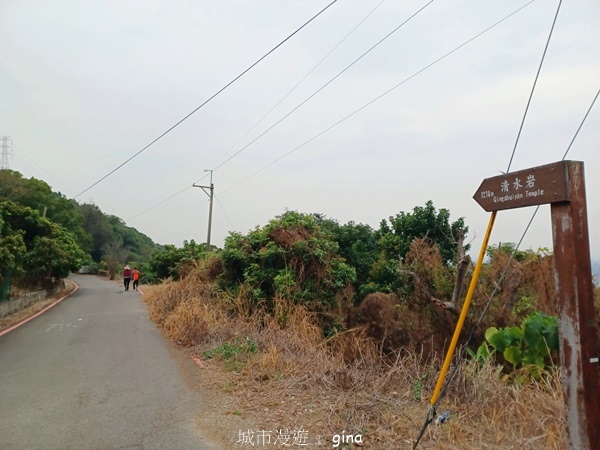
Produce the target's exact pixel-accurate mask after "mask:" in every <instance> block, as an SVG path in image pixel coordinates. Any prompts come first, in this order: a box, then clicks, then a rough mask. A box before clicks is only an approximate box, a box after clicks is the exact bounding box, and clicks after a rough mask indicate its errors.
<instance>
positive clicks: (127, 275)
mask: <svg viewBox="0 0 600 450" xmlns="http://www.w3.org/2000/svg"><path fill="white" fill-rule="evenodd" d="M130 281H131V267H129V266H125V268H124V269H123V286H125V290H126V291H128V290H129V282H130Z"/></svg>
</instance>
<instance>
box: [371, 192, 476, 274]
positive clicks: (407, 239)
mask: <svg viewBox="0 0 600 450" xmlns="http://www.w3.org/2000/svg"><path fill="white" fill-rule="evenodd" d="M468 231H469V229H468V227H466V226H465V222H464V219H463V218H462V217H461V218H460V219H457V220H456V221H454V222H452V223H450V211H448V210H447V209H445V208H442V209H440V210H439V211H437V210H436V209H435V207H434V206H433V202H432V201H431V200H429V201H428V202H427V203H426V204H425V207H421V206H416V207H415V208H414V209H413V212H412V213H405V212H400V213H398V214H396V215H395V216H392V217H390V218H389V224H388V223H387V222H386V221H385V220H384V221H382V222H381V225H380V228H379V231H378V236H379V246H380V248H381V250H382V251H383V252H384V253H385V256H386V258H392V259H398V258H404V257H405V256H406V254H407V253H408V251H409V249H410V244H411V243H412V241H413V240H414V239H415V238H428V239H429V240H431V241H432V242H433V243H434V244H435V245H437V246H438V247H439V249H440V253H441V255H442V259H443V260H444V262H445V263H446V264H453V263H456V262H457V252H456V245H457V243H458V241H459V239H460V237H461V236H463V238H464V236H466V235H467V233H468ZM469 248H470V246H469V245H468V244H467V245H465V246H464V250H465V251H469Z"/></svg>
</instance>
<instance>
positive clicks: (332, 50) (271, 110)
mask: <svg viewBox="0 0 600 450" xmlns="http://www.w3.org/2000/svg"><path fill="white" fill-rule="evenodd" d="M384 1H385V0H381V1H380V2H379V3H378V4H377V5H375V7H374V8H373V9H371V11H369V13H368V14H367V15H366V16H365V17H363V18H362V19H361V20H360V22H358V23H357V24H356V25H355V26H354V27H353V28H352V29H351V30H350V31H349V32H348V33H347V34H346V35H345V36H344V37H343V38H342V39H341V40H340V41H339V42H338V43H337V44H336V45H335V46H334V47H333V48H332V49H331V50H330V51H329V52H328V53H327V54H326V55H325V56H324V57H323V58H321V60H320V61H319V62H318V63H317V64H316V65H315V66H314V67H313V68H312V69H311V70H310V71H309V72H308V73H307V74H306V75H305V76H304V77H303V78H302V79H301V80H300V81H298V82H297V83H296V84H295V85H294V87H292V89H290V90H289V91H288V92H287V94H285V95H284V96H283V97H282V98H281V99H280V100H279V101H278V102H277V103H276V104H275V105H274V106H273V107H272V108H271V109H269V111H267V113H266V114H264V115H263V116H262V117H261V118H260V119H259V120H258V121H257V122H256V123H255V124H254V126H252V128H250V129H249V130H248V131H247V132H246V133H245V134H244V135H243V136H242V137H240V138H239V139H238V140H237V141H236V142H235V143H234V144H233V145H232V146H231V147H229V149H228V150H227V151H225V153H223V154H221V156H219V158H218V159H217V160H216V161H215V162H214V163H213V164H212V165H211V167H214V166H216V164H217V163H218V162H219V160H220V159H221V158H222V157H223V156H225V155H226V154H228V153H229V152H230V151H231V150H233V149H234V148H235V146H237V144H239V143H240V142H241V141H242V139H244V138H245V137H246V136H248V134H250V133H251V132H252V131H254V129H255V128H256V127H257V126H258V125H260V124H261V123H262V122H263V121H264V120H265V119H266V118H267V117H268V116H269V114H271V113H272V112H273V111H274V110H275V108H277V107H278V106H279V105H280V104H281V103H283V101H284V100H285V99H286V98H288V97H289V96H290V95H291V94H292V92H294V91H295V90H296V89H297V88H298V86H300V85H301V84H302V83H303V82H304V81H305V80H306V79H307V78H308V77H309V76H310V75H311V74H312V73H313V72H314V71H315V70H316V69H317V68H318V67H319V66H320V65H321V64H322V63H323V62H324V61H325V60H326V59H327V58H328V57H329V56H330V55H331V54H332V53H333V52H334V51H335V50H336V49H337V48H338V47H339V46H340V45H342V43H343V42H344V41H345V40H346V39H348V37H350V35H352V33H354V31H356V29H357V28H358V27H360V26H361V25H362V24H363V22H365V20H367V19H368V18H369V17H370V16H371V15H372V14H373V13H374V12H375V11H376V10H377V9H378V8H379V7H380V6H381V5H382V3H383V2H384ZM207 176H208V175H207V174H198V175H195V176H194V177H193V178H190V179H189V181H188V182H186V183H185V184H186V185H187V184H189V183H191V182H195V183H199V182H200V181H201V180H203V179H204V178H206V177H207ZM180 186H183V185H180ZM189 187H190V186H187V187H186V188H185V189H182V190H180V191H179V192H177V193H176V194H174V195H172V196H170V197H169V198H167V199H165V200H164V201H161V202H160V203H157V204H155V205H154V206H151V207H149V208H148V209H146V210H144V211H142V212H141V213H139V214H136V215H135V216H133V217H132V219H134V218H136V217H138V216H141V215H142V214H144V213H146V212H148V211H150V210H152V209H154V208H156V207H158V206H160V205H162V204H163V203H164V202H166V201H167V200H170V199H172V198H173V197H176V196H177V195H179V194H181V193H182V192H185V191H186V190H187V188H189ZM176 189H177V188H176ZM130 220H131V219H130Z"/></svg>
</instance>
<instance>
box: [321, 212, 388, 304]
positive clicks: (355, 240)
mask: <svg viewBox="0 0 600 450" xmlns="http://www.w3.org/2000/svg"><path fill="white" fill-rule="evenodd" d="M314 217H315V220H316V222H317V223H318V224H319V226H320V227H321V229H322V230H324V231H326V232H328V233H330V234H331V238H332V239H333V240H334V241H335V242H337V244H338V246H339V255H340V256H341V257H342V258H344V260H345V262H346V264H348V265H349V266H351V267H353V268H354V270H356V280H355V282H354V283H353V286H354V289H355V291H356V292H357V295H356V298H355V301H360V300H362V298H364V296H365V295H366V293H368V291H369V289H368V288H367V286H368V284H369V282H370V278H371V271H372V270H373V266H374V265H375V263H376V262H377V255H378V248H377V237H376V234H375V231H374V230H373V228H371V227H370V226H369V225H365V224H362V223H358V224H357V223H355V222H353V221H350V222H348V223H346V224H344V225H340V224H339V223H338V222H337V221H336V220H334V219H327V218H326V217H325V216H324V215H321V214H314Z"/></svg>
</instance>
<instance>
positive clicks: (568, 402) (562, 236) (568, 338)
mask: <svg viewBox="0 0 600 450" xmlns="http://www.w3.org/2000/svg"><path fill="white" fill-rule="evenodd" d="M473 198H474V199H475V201H477V203H479V204H480V205H481V206H482V207H483V208H484V209H485V210H486V211H499V210H503V209H511V208H520V207H523V206H532V205H542V204H546V203H550V210H551V215H552V236H553V241H554V261H555V263H554V264H555V268H554V271H555V280H556V291H557V300H558V312H559V330H558V331H559V341H560V364H561V375H562V385H563V395H564V402H565V410H566V414H567V436H568V445H569V448H570V449H573V450H600V362H599V360H598V358H599V357H600V346H599V344H598V335H597V332H596V315H595V312H594V284H593V282H592V267H591V261H590V245H589V233H588V223H587V206H586V195H585V179H584V170H583V162H580V161H560V162H556V163H553V164H548V165H545V166H538V167H533V168H531V169H527V170H521V171H518V172H511V173H507V174H503V175H499V176H497V177H493V178H486V179H485V180H483V182H482V183H481V185H480V186H479V189H478V190H477V192H476V193H475V195H474V196H473Z"/></svg>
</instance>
